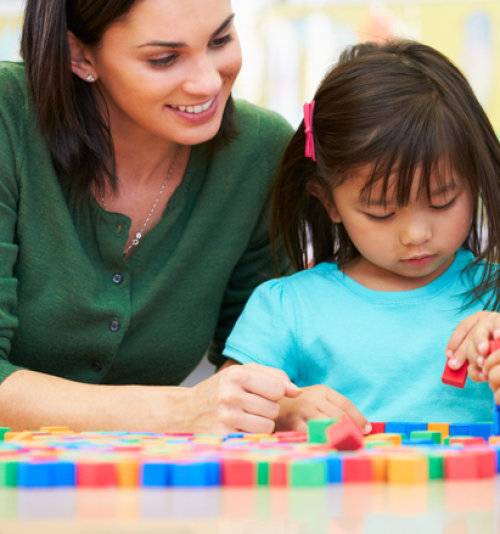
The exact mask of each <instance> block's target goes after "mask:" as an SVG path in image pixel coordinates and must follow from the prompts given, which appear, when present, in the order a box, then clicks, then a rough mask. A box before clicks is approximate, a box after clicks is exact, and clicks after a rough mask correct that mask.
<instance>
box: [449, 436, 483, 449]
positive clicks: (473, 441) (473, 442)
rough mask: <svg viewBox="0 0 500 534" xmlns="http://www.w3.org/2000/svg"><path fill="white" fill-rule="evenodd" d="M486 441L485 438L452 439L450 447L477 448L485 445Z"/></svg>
mask: <svg viewBox="0 0 500 534" xmlns="http://www.w3.org/2000/svg"><path fill="white" fill-rule="evenodd" d="M485 443H486V441H484V438H481V437H476V438H450V445H463V446H464V447H471V446H474V447H477V445H484V444H485Z"/></svg>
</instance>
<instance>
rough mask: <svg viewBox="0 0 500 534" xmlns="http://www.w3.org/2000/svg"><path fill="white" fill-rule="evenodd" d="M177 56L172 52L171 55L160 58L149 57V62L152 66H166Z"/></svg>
mask: <svg viewBox="0 0 500 534" xmlns="http://www.w3.org/2000/svg"><path fill="white" fill-rule="evenodd" d="M176 58H177V55H176V54H173V55H171V56H167V57H162V58H160V59H150V60H149V63H150V64H151V65H152V66H153V67H166V66H168V65H170V64H171V63H172V61H174V60H175V59H176Z"/></svg>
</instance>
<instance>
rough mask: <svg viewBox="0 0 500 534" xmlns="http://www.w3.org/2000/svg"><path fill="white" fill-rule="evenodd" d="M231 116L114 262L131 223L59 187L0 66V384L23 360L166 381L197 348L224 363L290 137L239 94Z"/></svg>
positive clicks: (60, 371) (21, 76) (69, 373)
mask: <svg viewBox="0 0 500 534" xmlns="http://www.w3.org/2000/svg"><path fill="white" fill-rule="evenodd" d="M235 118H236V124H237V128H238V130H239V132H240V135H239V137H238V138H237V139H236V140H235V141H233V142H231V144H230V145H229V146H228V147H227V148H225V149H221V150H219V151H217V152H215V153H214V154H213V155H210V152H209V150H208V147H207V145H206V144H201V145H198V146H194V147H193V149H192V152H191V158H190V161H189V164H188V167H187V169H186V174H185V176H184V179H183V181H182V183H181V184H180V186H179V187H178V188H177V190H176V191H175V193H174V195H173V196H172V198H171V199H170V201H169V203H168V207H167V209H166V210H165V212H164V214H163V218H162V220H161V221H160V222H159V223H158V224H157V225H156V226H155V227H154V228H152V229H151V231H150V232H148V233H147V234H146V235H145V236H144V238H143V239H142V241H141V245H140V246H139V247H138V248H137V250H136V251H135V252H134V254H133V255H132V257H131V258H130V259H129V260H128V261H125V260H124V258H123V255H122V252H123V249H124V246H125V242H126V240H127V235H128V230H129V228H130V219H129V218H128V217H127V216H125V215H122V214H119V213H108V212H106V211H105V210H104V209H102V208H101V207H100V206H99V204H98V203H97V202H96V201H95V199H94V198H93V197H91V198H90V199H88V200H85V201H75V200H72V196H71V195H70V194H69V193H68V192H67V191H64V190H63V189H62V188H61V185H60V183H59V181H58V178H57V176H56V173H55V171H54V167H53V165H52V161H51V156H50V153H49V151H48V149H47V147H46V144H45V143H44V140H43V139H42V137H41V135H40V132H39V130H38V128H37V125H36V119H35V115H34V110H33V108H32V106H31V105H30V103H29V101H28V98H27V91H26V83H25V73H24V68H23V66H22V65H21V64H15V63H0V382H1V381H3V380H4V379H5V378H7V377H8V376H9V375H10V374H11V373H13V372H15V371H16V370H18V369H20V368H25V369H30V370H33V371H39V372H41V373H47V374H50V375H55V376H60V377H64V378H67V379H70V380H75V381H79V382H87V383H93V384H157V385H175V384H179V383H180V382H181V381H182V380H183V379H184V378H185V377H186V376H187V375H188V374H189V373H190V372H191V371H192V370H193V369H194V368H195V367H196V365H197V364H198V362H199V361H200V360H201V358H202V357H203V355H204V354H205V352H206V351H207V349H209V347H210V350H209V358H210V360H211V361H212V362H213V363H214V364H215V365H221V364H222V363H223V362H224V358H223V356H221V351H222V348H223V346H224V342H225V340H226V338H227V336H228V334H229V332H230V330H231V328H232V327H233V325H234V323H235V321H236V319H237V317H238V315H239V314H240V313H241V311H242V309H243V306H244V305H245V302H246V301H247V299H248V297H249V296H250V293H251V292H252V290H253V289H254V288H255V287H256V286H257V285H258V284H259V283H261V282H262V281H264V280H265V279H267V278H269V277H271V276H272V275H273V273H274V270H273V264H272V260H271V254H270V245H269V237H268V213H267V207H268V206H267V204H268V198H269V192H270V186H271V183H272V181H273V178H274V176H275V174H276V171H277V167H278V165H279V161H280V158H281V154H282V151H283V148H284V146H285V144H286V142H287V141H288V139H289V138H290V135H291V127H290V125H289V124H288V123H287V122H286V121H285V120H284V119H283V118H282V117H280V116H279V115H277V114H275V113H272V112H270V111H267V110H264V109H261V108H258V107H256V106H253V105H251V104H249V103H246V102H243V101H237V102H236V115H235ZM120 229H121V230H120ZM283 264H285V262H283Z"/></svg>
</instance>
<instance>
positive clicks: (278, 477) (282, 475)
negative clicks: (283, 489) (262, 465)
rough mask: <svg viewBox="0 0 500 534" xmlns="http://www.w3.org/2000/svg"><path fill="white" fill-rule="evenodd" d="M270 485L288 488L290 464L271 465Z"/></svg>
mask: <svg viewBox="0 0 500 534" xmlns="http://www.w3.org/2000/svg"><path fill="white" fill-rule="evenodd" d="M269 485H270V486H288V463H287V462H280V461H277V462H271V463H270V464H269Z"/></svg>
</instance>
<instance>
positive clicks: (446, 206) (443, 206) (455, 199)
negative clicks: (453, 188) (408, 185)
mask: <svg viewBox="0 0 500 534" xmlns="http://www.w3.org/2000/svg"><path fill="white" fill-rule="evenodd" d="M456 201H457V197H455V198H454V199H453V200H450V201H449V202H447V203H446V204H443V205H442V206H431V208H432V209H433V210H447V209H449V208H451V207H453V206H454V204H455V202H456Z"/></svg>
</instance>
